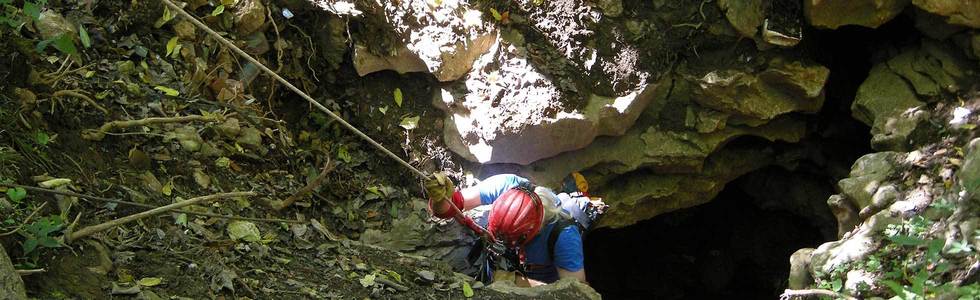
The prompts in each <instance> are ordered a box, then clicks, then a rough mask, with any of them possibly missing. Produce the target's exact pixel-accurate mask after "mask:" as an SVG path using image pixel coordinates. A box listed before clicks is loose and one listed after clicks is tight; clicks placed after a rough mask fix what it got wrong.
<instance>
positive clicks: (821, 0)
mask: <svg viewBox="0 0 980 300" xmlns="http://www.w3.org/2000/svg"><path fill="white" fill-rule="evenodd" d="M909 2H911V0H804V1H803V12H804V14H805V15H806V19H807V21H809V22H810V25H813V26H816V27H822V28H830V29H836V28H837V27H840V26H844V25H860V26H864V27H871V28H878V26H881V24H885V22H888V21H889V20H891V19H892V18H894V17H895V16H897V15H898V14H899V13H901V12H902V10H904V9H905V7H906V6H908V4H909Z"/></svg>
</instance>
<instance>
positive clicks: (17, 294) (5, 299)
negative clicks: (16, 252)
mask: <svg viewBox="0 0 980 300" xmlns="http://www.w3.org/2000/svg"><path fill="white" fill-rule="evenodd" d="M19 299H27V294H26V292H25V291H24V281H23V280H21V279H20V275H18V274H17V272H16V271H15V270H14V265H12V264H11V263H10V258H9V257H7V252H6V251H5V250H4V249H3V246H2V245H0V300H19Z"/></svg>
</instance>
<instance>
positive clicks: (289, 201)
mask: <svg viewBox="0 0 980 300" xmlns="http://www.w3.org/2000/svg"><path fill="white" fill-rule="evenodd" d="M333 168H334V165H333V164H331V163H330V158H327V162H326V163H324V164H323V170H321V171H320V175H317V176H316V178H314V179H313V181H311V182H310V183H309V184H307V185H306V186H304V187H303V188H302V189H299V190H298V191H296V193H293V194H292V195H291V196H289V198H286V200H282V201H270V202H269V203H268V204H269V206H270V207H272V209H275V210H282V209H284V208H286V207H289V206H290V205H293V203H294V202H296V200H298V199H299V198H302V197H305V196H306V195H309V194H310V193H312V192H313V189H315V188H317V187H319V186H320V185H321V184H323V180H324V179H326V178H327V174H329V173H330V171H333Z"/></svg>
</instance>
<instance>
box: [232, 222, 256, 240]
mask: <svg viewBox="0 0 980 300" xmlns="http://www.w3.org/2000/svg"><path fill="white" fill-rule="evenodd" d="M228 236H229V237H231V239H233V240H236V241H237V240H244V241H246V242H258V241H259V240H261V239H262V234H261V233H260V232H259V227H258V226H255V223H252V222H248V221H234V222H231V224H228Z"/></svg>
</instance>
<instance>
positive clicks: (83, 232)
mask: <svg viewBox="0 0 980 300" xmlns="http://www.w3.org/2000/svg"><path fill="white" fill-rule="evenodd" d="M244 196H255V192H232V193H220V194H214V195H208V196H201V197H196V198H191V199H187V200H184V201H181V202H177V203H173V204H170V205H165V206H161V207H157V208H154V209H151V210H148V211H144V212H140V213H135V214H132V215H128V216H125V217H122V218H118V219H115V220H111V221H108V222H105V223H102V224H97V225H92V226H88V227H85V228H82V229H80V230H78V231H75V232H71V233H69V234H66V238H65V242H66V243H70V242H72V241H76V240H78V239H81V238H84V237H87V236H90V235H92V234H95V233H97V232H101V231H103V230H106V229H109V228H112V227H116V226H119V225H122V224H126V223H129V222H132V221H136V220H140V219H145V218H149V217H152V216H156V215H159V214H162V213H165V212H168V211H171V210H174V209H178V208H181V207H185V206H190V205H194V204H197V203H200V202H205V201H209V200H214V199H221V198H231V197H244Z"/></svg>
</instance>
